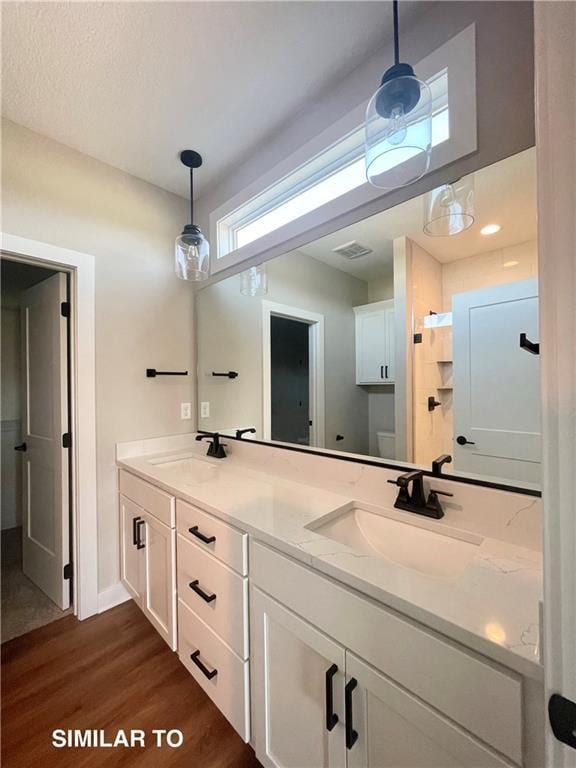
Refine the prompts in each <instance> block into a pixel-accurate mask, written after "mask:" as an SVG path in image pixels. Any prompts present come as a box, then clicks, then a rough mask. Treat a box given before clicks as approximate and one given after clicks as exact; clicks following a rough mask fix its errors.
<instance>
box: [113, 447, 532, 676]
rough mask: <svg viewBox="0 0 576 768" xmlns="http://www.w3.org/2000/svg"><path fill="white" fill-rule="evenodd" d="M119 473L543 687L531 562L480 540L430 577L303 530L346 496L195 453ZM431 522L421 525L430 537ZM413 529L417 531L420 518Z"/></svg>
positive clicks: (526, 552) (528, 555)
mask: <svg viewBox="0 0 576 768" xmlns="http://www.w3.org/2000/svg"><path fill="white" fill-rule="evenodd" d="M118 465H119V466H120V467H122V468H124V469H126V470H128V471H130V472H132V473H134V474H136V475H138V476H140V477H141V478H143V479H144V480H148V481H149V482H151V483H154V484H155V485H157V486H159V487H161V488H163V489H164V490H165V491H167V492H169V493H171V494H173V495H174V496H176V497H177V498H180V499H183V500H185V501H189V502H190V503H192V504H196V505H197V506H199V507H201V508H202V509H205V510H206V511H208V512H210V513H212V514H214V515H215V516H217V517H219V518H221V519H223V520H226V521H227V522H229V523H230V524H232V525H234V526H236V527H238V528H240V529H242V530H244V531H247V532H248V533H250V534H251V535H252V536H253V537H254V538H255V539H257V540H259V541H262V542H264V543H266V544H269V545H270V546H272V547H274V548H275V549H277V550H279V551H281V552H283V553H285V554H287V555H289V556H291V557H293V558H295V559H297V560H299V561H301V562H302V563H304V564H306V565H308V566H310V567H312V568H314V569H315V570H317V571H319V572H321V573H323V574H326V575H328V576H330V577H332V578H334V579H337V580H338V581H339V582H341V583H343V584H345V585H347V586H349V587H351V588H352V589H354V590H356V591H358V592H361V593H362V594H364V595H367V596H369V597H370V598H373V599H374V600H376V601H378V602H379V603H382V604H383V605H385V606H388V607H390V608H392V609H395V610H397V611H399V612H401V613H402V614H404V615H406V616H408V617H410V618H412V619H414V620H416V621H418V622H421V623H422V624H424V625H426V626H428V627H430V628H431V629H433V630H436V631H438V632H440V633H442V634H443V635H446V636H448V637H450V638H452V639H454V640H456V641H458V642H461V643H463V644H464V645H466V646H467V647H469V648H471V649H473V650H475V651H477V652H478V653H481V654H483V655H485V656H487V657H489V658H491V659H493V660H495V661H498V662H500V663H502V664H505V665H506V666H507V667H509V668H511V669H514V670H516V671H517V672H519V673H521V674H523V675H526V676H529V677H532V678H535V679H538V680H540V679H542V667H541V665H540V663H539V648H538V644H539V641H538V627H539V616H538V614H539V600H540V599H541V590H542V558H541V555H540V554H539V553H538V552H535V551H533V550H530V549H524V548H522V547H517V546H514V545H512V544H509V543H505V542H502V541H498V540H496V539H491V538H487V537H481V543H479V544H478V546H477V551H476V553H475V554H474V556H473V557H472V559H471V560H470V561H469V562H468V563H467V565H466V566H465V567H464V569H463V570H462V571H461V572H458V573H457V574H455V575H430V574H429V573H425V572H420V571H418V570H416V569H414V568H410V567H406V566H404V565H400V564H398V563H396V562H393V561H392V560H391V559H387V558H384V557H382V556H378V555H376V554H375V555H372V554H362V553H360V552H358V551H356V550H354V549H351V548H350V547H348V546H346V545H345V544H341V543H338V542H337V541H334V540H333V539H330V538H326V537H325V536H322V535H320V534H319V533H315V532H314V531H312V530H310V529H309V528H307V527H306V526H309V525H310V524H313V523H314V522H315V521H317V520H319V519H320V518H322V517H323V516H325V515H328V514H329V513H337V512H338V511H339V510H346V509H348V508H350V507H351V505H352V504H353V502H354V501H355V499H354V498H353V497H352V496H350V497H346V496H343V495H340V494H336V493H332V492H330V491H325V490H323V489H321V488H316V487H313V486H310V485H305V484H303V483H298V482H294V481H292V480H286V479H282V478H277V477H275V476H273V475H271V474H268V473H265V472H259V471H256V470H255V469H253V468H252V467H250V466H248V465H245V464H242V463H241V462H240V461H238V460H236V459H235V458H233V457H229V458H227V459H225V460H216V459H210V458H207V457H203V456H199V455H198V453H197V452H196V451H194V452H191V451H180V452H170V453H167V454H159V455H146V456H136V457H134V456H133V457H129V458H123V459H120V460H118ZM362 506H363V507H364V508H369V507H370V505H366V504H363V505H362ZM390 514H391V515H393V516H395V517H396V519H404V518H403V516H405V519H406V522H408V523H411V522H412V520H414V518H416V517H417V516H414V515H412V514H410V513H407V512H398V511H396V510H390ZM434 522H435V521H426V522H425V523H424V524H425V525H426V527H427V528H428V529H429V530H430V529H431V526H432V530H434V529H433V526H434ZM416 524H422V523H420V520H419V518H418V523H416Z"/></svg>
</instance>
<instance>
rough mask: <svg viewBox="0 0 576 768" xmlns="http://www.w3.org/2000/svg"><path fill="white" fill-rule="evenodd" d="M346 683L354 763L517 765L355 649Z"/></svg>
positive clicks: (394, 767) (461, 767)
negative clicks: (360, 657) (372, 663)
mask: <svg viewBox="0 0 576 768" xmlns="http://www.w3.org/2000/svg"><path fill="white" fill-rule="evenodd" d="M431 663H433V662H432V661H431ZM346 688H347V691H348V695H347V704H348V706H346V714H347V723H348V730H349V732H350V733H351V734H352V731H354V734H353V735H352V739H351V741H350V742H349V750H348V768H504V766H507V767H508V768H510V766H511V765H512V763H509V762H507V761H506V760H504V759H503V758H501V757H499V756H498V755H496V754H495V753H494V752H492V751H491V750H489V749H488V748H487V747H485V746H484V745H482V744H480V742H478V741H476V739H474V738H473V737H472V736H470V735H469V734H467V733H466V732H465V731H463V730H462V729H461V728H459V727H458V726H456V725H455V724H453V723H452V722H451V721H450V720H448V719H446V718H444V717H442V716H441V715H440V714H439V713H437V712H436V711H435V710H433V709H432V708H431V707H428V706H427V705H426V704H424V703H423V702H422V701H421V700H419V699H417V698H416V697H414V696H412V695H410V694H409V693H408V692H407V691H406V690H404V689H402V688H399V687H398V686H397V685H395V684H394V683H393V682H392V681H391V680H390V679H388V678H387V677H385V676H384V675H382V674H380V673H379V672H377V671H376V670H375V669H374V668H373V667H370V666H368V665H367V664H366V663H365V662H363V661H361V660H360V659H359V658H358V657H356V656H354V654H352V653H350V652H349V651H347V652H346ZM470 693H471V695H473V692H472V691H471V692H470ZM352 741H353V742H354V743H353V744H352V743H351V742H352Z"/></svg>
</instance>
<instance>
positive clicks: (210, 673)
mask: <svg viewBox="0 0 576 768" xmlns="http://www.w3.org/2000/svg"><path fill="white" fill-rule="evenodd" d="M190 658H191V659H192V661H193V662H194V664H196V666H197V667H198V669H199V670H200V672H202V674H203V675H204V676H205V677H207V678H208V680H212V678H213V677H216V675H217V674H218V670H217V669H208V667H205V666H204V664H202V662H201V661H200V651H194V653H191V654H190Z"/></svg>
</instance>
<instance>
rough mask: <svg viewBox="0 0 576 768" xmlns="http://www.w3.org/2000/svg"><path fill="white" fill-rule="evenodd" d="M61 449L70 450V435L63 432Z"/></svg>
mask: <svg viewBox="0 0 576 768" xmlns="http://www.w3.org/2000/svg"><path fill="white" fill-rule="evenodd" d="M62 448H72V433H71V432H64V434H63V435H62Z"/></svg>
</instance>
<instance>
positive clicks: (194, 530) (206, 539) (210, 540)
mask: <svg viewBox="0 0 576 768" xmlns="http://www.w3.org/2000/svg"><path fill="white" fill-rule="evenodd" d="M188 531H189V533H191V534H192V536H196V538H197V539H200V541H203V542H204V544H213V543H214V542H215V541H216V536H204V534H203V533H200V531H199V530H198V526H197V525H193V526H192V528H188Z"/></svg>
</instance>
